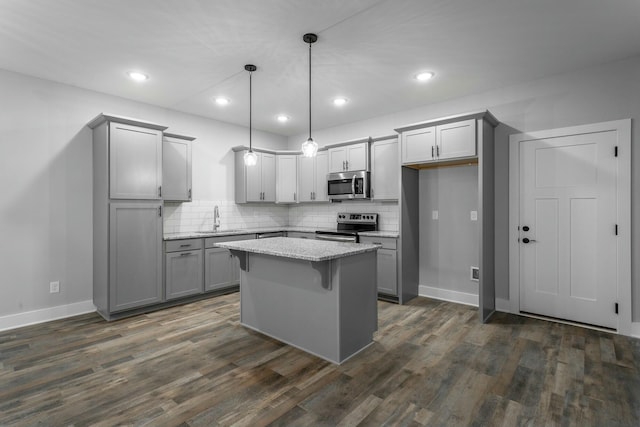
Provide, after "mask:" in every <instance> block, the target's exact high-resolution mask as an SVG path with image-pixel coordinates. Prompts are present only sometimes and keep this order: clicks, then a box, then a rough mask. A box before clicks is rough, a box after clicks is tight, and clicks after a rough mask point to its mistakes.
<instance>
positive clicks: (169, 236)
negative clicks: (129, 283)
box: [164, 227, 399, 240]
mask: <svg viewBox="0 0 640 427" xmlns="http://www.w3.org/2000/svg"><path fill="white" fill-rule="evenodd" d="M316 230H317V231H336V229H335V228H311V227H271V228H244V229H237V230H220V231H215V232H214V231H190V232H183V233H166V234H165V235H164V240H179V239H202V238H205V237H222V236H238V235H242V234H257V233H272V232H278V231H292V232H299V233H315V232H316ZM358 234H360V235H361V236H371V237H390V238H395V239H397V238H398V237H399V234H398V232H397V231H363V232H360V233H358Z"/></svg>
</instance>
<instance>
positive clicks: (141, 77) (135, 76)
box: [127, 71, 149, 82]
mask: <svg viewBox="0 0 640 427" xmlns="http://www.w3.org/2000/svg"><path fill="white" fill-rule="evenodd" d="M127 75H128V76H129V77H130V78H131V79H132V80H135V81H137V82H143V81H145V80H148V79H149V76H147V75H146V74H145V73H141V72H140V71H129V72H128V73H127Z"/></svg>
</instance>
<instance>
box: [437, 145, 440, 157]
mask: <svg viewBox="0 0 640 427" xmlns="http://www.w3.org/2000/svg"><path fill="white" fill-rule="evenodd" d="M436 157H440V146H439V145H436Z"/></svg>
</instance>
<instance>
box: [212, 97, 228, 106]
mask: <svg viewBox="0 0 640 427" xmlns="http://www.w3.org/2000/svg"><path fill="white" fill-rule="evenodd" d="M215 101H216V104H218V105H229V103H230V102H231V100H230V99H229V98H225V97H224V96H218V97H217V98H216V100H215Z"/></svg>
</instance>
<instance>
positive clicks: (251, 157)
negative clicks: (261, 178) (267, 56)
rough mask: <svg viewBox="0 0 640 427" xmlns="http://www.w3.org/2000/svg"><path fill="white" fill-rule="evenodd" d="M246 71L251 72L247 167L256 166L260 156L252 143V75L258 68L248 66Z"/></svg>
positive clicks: (245, 159) (245, 160)
mask: <svg viewBox="0 0 640 427" xmlns="http://www.w3.org/2000/svg"><path fill="white" fill-rule="evenodd" d="M244 69H245V70H246V71H248V72H249V151H247V152H246V153H244V164H245V165H247V166H255V164H256V163H258V155H257V154H256V153H254V152H253V145H252V143H251V74H253V72H254V71H255V70H257V69H258V68H257V67H256V66H255V65H251V64H247V65H245V66H244Z"/></svg>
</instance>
